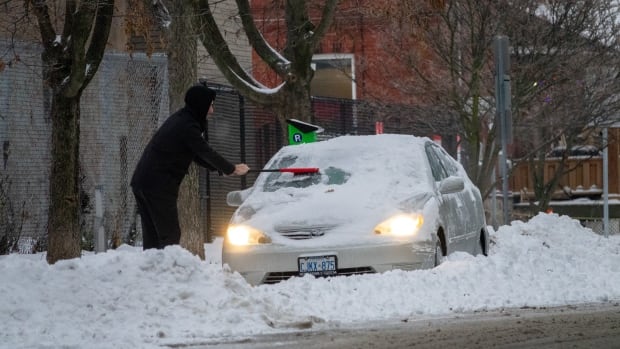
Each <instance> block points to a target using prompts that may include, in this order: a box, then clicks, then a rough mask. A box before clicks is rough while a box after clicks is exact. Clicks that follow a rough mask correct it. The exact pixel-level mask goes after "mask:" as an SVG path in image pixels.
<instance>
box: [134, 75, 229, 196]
mask: <svg viewBox="0 0 620 349" xmlns="http://www.w3.org/2000/svg"><path fill="white" fill-rule="evenodd" d="M214 99H215V91H213V90H211V89H209V88H207V87H206V86H204V85H195V86H192V87H191V88H190V89H189V90H188V91H187V93H186V94H185V107H183V108H181V109H179V110H178V111H177V112H175V113H174V114H172V115H171V116H170V117H168V119H166V121H165V122H164V123H163V124H162V125H161V127H160V128H159V129H158V130H157V132H156V133H155V135H154V136H153V138H151V140H150V142H149V143H148V145H147V146H146V148H145V149H144V153H143V154H142V157H141V158H140V161H138V165H137V166H136V170H135V171H134V174H133V177H132V178H131V186H132V187H133V188H134V189H139V190H142V191H147V192H150V193H151V194H153V195H156V196H160V197H170V198H173V197H174V198H176V197H177V196H178V193H179V186H180V185H181V181H182V180H183V178H184V177H185V175H186V174H187V172H188V169H189V165H190V164H191V162H192V161H195V162H196V163H198V165H200V166H202V167H205V168H207V169H209V170H217V171H220V172H222V173H225V174H227V175H229V174H232V173H233V172H234V171H235V166H234V165H233V164H232V163H230V162H229V161H228V160H226V159H225V158H224V157H222V156H221V155H220V154H218V153H217V152H216V151H215V150H214V149H213V148H211V146H209V143H207V141H206V140H205V139H204V137H203V133H204V132H205V129H206V123H207V113H208V111H209V108H210V107H211V104H212V103H213V101H214Z"/></svg>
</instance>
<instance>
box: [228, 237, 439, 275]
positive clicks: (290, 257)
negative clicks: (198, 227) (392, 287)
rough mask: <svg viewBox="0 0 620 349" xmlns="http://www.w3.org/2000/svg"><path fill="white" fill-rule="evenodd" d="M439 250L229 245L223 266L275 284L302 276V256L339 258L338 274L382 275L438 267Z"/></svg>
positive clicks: (421, 245) (420, 245) (425, 246)
mask: <svg viewBox="0 0 620 349" xmlns="http://www.w3.org/2000/svg"><path fill="white" fill-rule="evenodd" d="M434 253H435V250H434V248H433V245H432V244H431V243H430V242H416V243H412V242H394V243H386V244H381V245H362V246H338V247H325V248H312V249H308V248H303V249H302V248H292V247H290V246H276V245H255V246H242V247H239V246H231V245H225V246H224V249H223V251H222V263H223V264H228V266H229V267H230V268H231V269H232V270H233V271H237V272H239V273H240V274H241V275H242V276H243V277H244V278H245V279H246V280H247V281H248V282H249V283H250V284H252V285H258V284H262V283H275V282H279V281H282V280H286V279H288V278H290V277H293V276H301V274H300V273H299V271H298V264H297V259H298V258H299V257H300V256H322V255H335V256H336V257H337V270H336V275H354V274H365V273H382V272H385V271H388V270H393V269H400V270H415V269H425V268H431V267H433V265H434V262H433V261H434Z"/></svg>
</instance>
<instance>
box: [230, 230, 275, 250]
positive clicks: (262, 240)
mask: <svg viewBox="0 0 620 349" xmlns="http://www.w3.org/2000/svg"><path fill="white" fill-rule="evenodd" d="M226 237H227V238H228V242H229V243H230V244H232V245H236V246H246V245H257V244H268V243H270V242H271V238H269V237H268V236H267V235H265V234H263V233H262V232H260V231H259V230H257V229H254V228H252V227H250V226H247V225H229V226H228V230H227V231H226Z"/></svg>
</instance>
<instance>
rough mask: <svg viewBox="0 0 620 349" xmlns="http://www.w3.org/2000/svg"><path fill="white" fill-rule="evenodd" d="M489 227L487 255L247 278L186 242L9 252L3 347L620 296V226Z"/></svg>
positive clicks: (193, 335)
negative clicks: (56, 255) (49, 258)
mask: <svg viewBox="0 0 620 349" xmlns="http://www.w3.org/2000/svg"><path fill="white" fill-rule="evenodd" d="M489 229H490V236H491V246H490V251H489V256H488V257H484V256H476V257H474V256H472V255H469V254H467V253H461V252H457V253H454V254H451V255H449V256H448V257H447V259H446V261H445V262H444V263H443V264H441V265H440V266H438V267H436V268H433V269H427V270H417V271H390V272H386V273H383V274H372V275H357V276H350V277H335V278H314V277H312V276H305V277H303V278H293V279H290V280H288V281H285V282H281V283H279V284H275V285H261V286H251V285H249V284H248V283H247V282H246V281H245V280H244V279H243V278H242V277H241V276H240V275H239V274H238V273H235V272H231V271H230V270H229V269H228V268H227V266H226V265H224V266H223V265H222V264H221V246H222V241H221V239H216V241H215V242H213V243H211V244H206V245H205V249H206V254H207V258H206V260H200V259H199V258H198V257H196V256H194V255H192V254H190V253H189V252H187V251H186V250H184V249H182V248H181V247H179V246H170V247H167V248H165V249H164V250H147V251H142V250H141V249H140V248H137V247H132V246H127V245H123V246H121V247H120V248H118V249H116V250H109V251H107V252H103V253H96V254H95V253H85V254H84V255H83V256H82V257H81V258H78V259H72V260H63V261H59V262H57V263H56V264H54V265H49V264H47V262H46V261H45V255H44V254H31V255H24V254H11V255H7V256H0V277H1V278H2V282H1V283H0V324H1V325H0V348H2V349H4V348H7V349H8V348H11V349H17V348H138V349H147V348H161V346H164V345H180V344H183V345H191V344H199V343H208V342H211V341H212V342H217V341H221V340H233V339H242V338H245V337H251V336H252V335H255V334H267V333H274V332H286V331H312V330H320V329H330V328H331V329H333V328H343V327H347V326H356V325H359V323H361V322H366V321H381V320H386V321H387V320H389V321H391V320H404V319H419V318H423V317H424V316H436V315H442V314H458V313H464V312H472V311H493V310H494V309H501V308H511V307H524V306H527V307H542V306H557V305H566V304H580V303H590V302H600V303H605V302H617V301H619V300H620V235H610V236H609V237H608V238H605V237H604V236H602V235H598V234H596V233H594V232H592V231H591V230H590V229H589V228H584V227H582V226H581V225H580V223H579V221H577V220H573V219H571V218H570V217H567V216H558V215H557V214H546V213H540V214H539V215H537V216H535V217H533V218H532V219H530V220H529V221H528V222H522V221H513V222H511V224H510V225H505V226H501V227H499V228H498V229H497V230H493V229H492V227H489Z"/></svg>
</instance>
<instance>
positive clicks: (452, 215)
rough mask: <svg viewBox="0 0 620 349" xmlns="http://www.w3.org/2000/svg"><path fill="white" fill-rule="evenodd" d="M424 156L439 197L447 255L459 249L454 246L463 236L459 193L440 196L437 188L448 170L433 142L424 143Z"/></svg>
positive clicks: (447, 173) (447, 175)
mask: <svg viewBox="0 0 620 349" xmlns="http://www.w3.org/2000/svg"><path fill="white" fill-rule="evenodd" d="M425 151H426V156H427V158H428V161H429V164H430V166H431V172H432V174H433V178H434V180H435V192H436V195H437V196H438V197H439V215H440V217H441V220H442V223H443V228H444V233H445V236H446V239H447V241H446V246H447V248H448V251H447V252H448V253H450V252H452V250H454V249H459V248H458V246H457V245H456V244H458V243H459V241H460V238H461V236H462V235H463V229H461V226H460V225H459V224H460V216H461V215H462V213H461V212H460V210H461V208H460V206H461V205H460V201H461V193H450V194H441V193H440V191H439V187H440V185H441V182H442V181H444V180H445V179H446V178H448V177H449V176H450V174H449V172H448V169H446V166H444V164H443V162H442V159H441V157H440V155H439V154H440V151H439V146H438V145H437V144H435V143H433V142H430V141H429V142H428V143H426V146H425Z"/></svg>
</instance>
